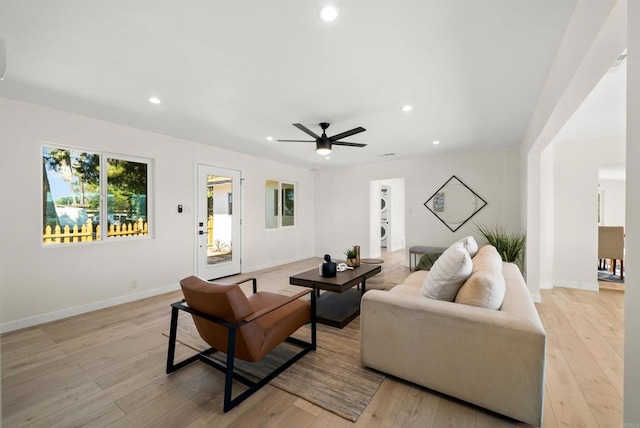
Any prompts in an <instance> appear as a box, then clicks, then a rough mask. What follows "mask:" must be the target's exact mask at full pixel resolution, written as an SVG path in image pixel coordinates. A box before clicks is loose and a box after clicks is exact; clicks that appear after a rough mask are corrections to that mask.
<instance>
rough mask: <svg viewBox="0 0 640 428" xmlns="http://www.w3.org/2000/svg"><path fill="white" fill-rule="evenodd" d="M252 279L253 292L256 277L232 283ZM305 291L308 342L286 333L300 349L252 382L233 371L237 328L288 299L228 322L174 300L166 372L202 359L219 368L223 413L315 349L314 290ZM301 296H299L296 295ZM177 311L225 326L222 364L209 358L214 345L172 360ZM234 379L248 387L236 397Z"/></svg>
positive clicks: (272, 309) (253, 320)
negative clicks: (244, 318) (308, 303)
mask: <svg viewBox="0 0 640 428" xmlns="http://www.w3.org/2000/svg"><path fill="white" fill-rule="evenodd" d="M250 280H251V281H253V293H254V294H255V293H256V292H257V282H256V279H255V278H249V279H246V280H242V281H240V282H237V283H234V284H241V283H244V282H247V281H250ZM306 293H311V343H309V342H305V341H303V340H300V339H296V338H295V337H288V338H287V339H286V340H285V341H286V342H288V343H292V344H294V345H296V346H299V347H300V348H301V350H300V351H299V352H298V353H297V354H295V355H294V356H293V357H291V358H290V359H289V360H287V361H285V362H284V363H283V364H282V365H280V366H279V367H278V368H276V369H275V370H274V371H272V372H271V373H269V374H268V375H267V376H265V377H264V378H262V379H260V380H259V381H257V382H254V381H252V380H250V379H248V378H246V377H245V376H243V375H241V374H240V373H237V372H235V371H234V363H235V356H234V354H235V344H236V331H237V329H238V328H240V327H242V326H243V325H245V324H249V323H251V322H255V321H256V320H258V319H260V318H261V317H263V316H265V315H267V314H269V313H271V312H273V311H274V310H276V309H278V308H280V307H282V306H284V305H286V304H288V303H290V302H286V303H283V304H280V305H276V306H273V307H270V308H267V310H265V311H264V313H261V314H260V315H259V316H257V317H256V318H253V319H251V320H250V321H242V320H241V321H239V322H237V323H231V322H229V321H226V320H224V319H221V318H217V317H214V316H211V315H208V314H205V313H203V312H199V311H196V310H195V309H192V308H190V307H189V306H187V305H186V304H185V300H184V299H182V300H180V301H179V302H176V303H173V304H172V305H171V328H170V330H169V348H168V352H167V374H170V373H173V372H175V371H177V370H180V369H181V368H183V367H186V366H188V365H189V364H191V363H193V362H196V361H202V362H204V363H206V364H208V365H210V366H211V367H213V368H215V369H217V370H220V371H221V372H223V373H224V374H225V380H224V404H223V411H224V412H225V413H226V412H228V411H229V410H231V409H233V408H234V407H235V406H237V405H238V404H240V403H242V402H243V401H244V400H246V399H247V398H248V397H249V396H251V395H252V394H253V393H254V392H256V391H258V390H259V389H260V388H262V387H263V386H264V385H266V384H267V383H269V382H270V381H271V380H272V379H274V378H275V377H276V376H278V375H279V374H280V373H282V372H283V371H285V370H286V369H287V368H289V367H290V366H291V365H293V363H295V362H296V361H298V360H299V359H300V358H302V357H303V356H305V355H306V354H307V353H309V352H310V351H315V349H316V296H315V293H313V292H312V290H307V291H306V292H304V294H306ZM299 297H301V296H298V298H299ZM178 311H185V312H188V313H190V314H192V315H195V316H197V317H200V318H204V319H206V320H208V321H211V322H214V323H216V324H220V325H222V326H224V327H226V328H227V331H228V340H227V343H228V348H229V349H227V359H226V364H222V363H220V362H218V361H216V360H213V359H211V358H209V355H211V354H213V353H215V352H218V350H217V349H215V348H209V349H206V350H204V351H202V352H199V353H198V354H196V355H193V356H191V357H189V358H187V359H185V360H182V361H180V362H178V363H174V358H175V351H176V338H177V331H178V314H179V312H178ZM233 379H235V380H237V381H239V382H241V383H243V384H245V385H246V386H248V387H249V389H247V390H245V391H244V392H242V393H241V394H239V395H238V396H237V397H235V398H232V386H233Z"/></svg>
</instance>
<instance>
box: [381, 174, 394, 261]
mask: <svg viewBox="0 0 640 428" xmlns="http://www.w3.org/2000/svg"><path fill="white" fill-rule="evenodd" d="M390 203H391V187H389V186H385V185H382V186H381V187H380V223H381V224H380V246H381V247H382V248H387V242H388V241H389V235H390V232H391V226H390V225H389V222H390V220H391V219H390V217H391V208H390V206H389V204H390ZM389 243H390V242H389Z"/></svg>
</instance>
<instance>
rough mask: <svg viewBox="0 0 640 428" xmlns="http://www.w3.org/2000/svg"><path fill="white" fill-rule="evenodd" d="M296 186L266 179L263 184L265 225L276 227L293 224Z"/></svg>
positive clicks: (269, 227) (270, 227)
mask: <svg viewBox="0 0 640 428" xmlns="http://www.w3.org/2000/svg"><path fill="white" fill-rule="evenodd" d="M295 188H296V186H295V184H294V183H287V182H283V181H277V180H267V182H266V185H265V227H266V228H267V229H277V228H280V227H291V226H295V218H296V190H295Z"/></svg>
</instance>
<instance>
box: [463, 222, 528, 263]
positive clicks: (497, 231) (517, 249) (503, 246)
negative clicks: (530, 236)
mask: <svg viewBox="0 0 640 428" xmlns="http://www.w3.org/2000/svg"><path fill="white" fill-rule="evenodd" d="M475 226H476V230H477V231H478V232H479V233H480V234H481V235H482V236H483V237H484V238H485V239H486V240H487V243H488V244H489V245H493V246H494V247H496V250H498V253H499V254H500V257H501V258H502V260H503V261H505V262H510V263H516V264H517V265H518V266H520V267H521V268H522V261H523V255H524V248H525V244H526V233H525V232H522V231H518V232H512V233H508V232H507V231H506V230H505V229H504V227H503V226H493V227H489V226H483V225H477V224H476V225H475Z"/></svg>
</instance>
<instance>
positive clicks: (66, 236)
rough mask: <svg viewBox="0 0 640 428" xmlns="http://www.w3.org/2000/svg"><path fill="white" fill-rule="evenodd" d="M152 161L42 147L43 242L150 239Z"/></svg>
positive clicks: (57, 147)
mask: <svg viewBox="0 0 640 428" xmlns="http://www.w3.org/2000/svg"><path fill="white" fill-rule="evenodd" d="M151 167H152V160H151V159H145V158H136V157H130V156H122V155H112V154H108V153H99V152H89V151H84V150H82V149H75V148H69V147H60V146H52V145H43V147H42V242H43V244H46V245H49V244H66V243H75V242H91V241H104V240H110V239H126V238H132V237H140V236H148V235H149V231H150V228H149V224H150V219H149V211H150V210H149V204H150V196H151V195H150V189H151V185H150V177H151Z"/></svg>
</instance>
